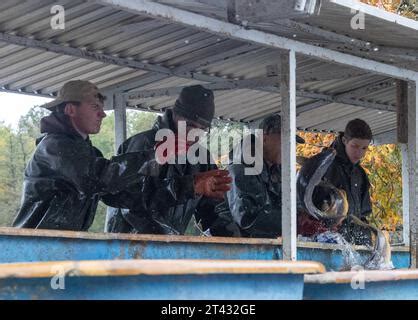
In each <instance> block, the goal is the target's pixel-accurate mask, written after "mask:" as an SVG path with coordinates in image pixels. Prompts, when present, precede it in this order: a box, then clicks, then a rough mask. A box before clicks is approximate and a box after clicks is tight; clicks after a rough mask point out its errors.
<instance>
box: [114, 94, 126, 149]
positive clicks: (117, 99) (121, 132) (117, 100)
mask: <svg viewBox="0 0 418 320" xmlns="http://www.w3.org/2000/svg"><path fill="white" fill-rule="evenodd" d="M113 108H114V110H115V153H117V151H118V148H119V146H120V145H121V144H122V143H123V142H124V141H125V140H126V135H127V132H126V131H127V130H126V100H125V98H124V97H123V95H122V94H120V93H117V94H114V95H113Z"/></svg>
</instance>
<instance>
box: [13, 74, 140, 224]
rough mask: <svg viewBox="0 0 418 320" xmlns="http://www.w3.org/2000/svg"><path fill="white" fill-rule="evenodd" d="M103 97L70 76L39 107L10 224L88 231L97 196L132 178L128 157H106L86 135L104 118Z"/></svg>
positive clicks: (132, 167)
mask: <svg viewBox="0 0 418 320" xmlns="http://www.w3.org/2000/svg"><path fill="white" fill-rule="evenodd" d="M103 100H104V96H103V95H102V94H101V93H100V92H99V90H98V88H97V87H96V86H95V85H94V84H92V83H90V82H88V81H81V80H76V81H70V82H67V83H66V84H65V85H64V86H63V87H62V89H61V90H60V92H59V96H58V98H57V99H55V100H54V101H52V102H50V103H48V104H46V105H45V107H46V108H48V109H50V110H51V111H52V113H51V114H50V115H49V116H47V117H44V118H42V119H41V133H42V134H43V135H42V136H41V137H40V138H39V139H38V140H37V142H36V143H37V147H36V150H35V153H34V155H33V157H32V158H31V160H30V161H29V163H28V165H27V168H26V170H25V180H24V186H23V187H24V190H23V196H22V204H21V208H20V210H19V212H18V214H17V216H16V218H15V220H14V222H13V226H14V227H20V228H35V229H37V228H40V229H59V230H75V231H85V230H88V228H89V227H90V225H91V224H92V222H93V218H94V215H95V212H96V208H97V204H98V201H99V199H100V197H101V196H102V195H104V194H109V193H110V194H111V193H117V192H119V191H120V190H121V189H123V188H124V187H126V186H129V185H130V184H132V183H135V182H136V181H137V179H138V174H137V171H138V170H139V167H138V165H136V164H135V163H134V162H133V161H131V160H130V158H132V157H131V156H126V157H124V158H122V157H119V158H115V159H113V160H107V159H105V158H103V155H102V153H101V152H100V151H99V150H98V149H96V148H95V147H94V146H93V145H92V144H91V141H90V139H89V134H95V133H98V132H99V130H100V126H101V122H102V119H103V118H104V117H105V116H106V114H105V113H104V111H103ZM127 164H129V165H127Z"/></svg>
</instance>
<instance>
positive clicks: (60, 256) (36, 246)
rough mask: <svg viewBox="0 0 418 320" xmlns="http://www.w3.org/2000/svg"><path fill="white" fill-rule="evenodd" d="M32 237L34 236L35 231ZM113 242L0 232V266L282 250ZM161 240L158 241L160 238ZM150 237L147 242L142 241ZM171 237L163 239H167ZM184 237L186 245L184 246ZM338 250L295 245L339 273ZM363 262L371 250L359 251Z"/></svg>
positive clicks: (396, 257) (269, 244) (264, 243)
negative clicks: (41, 262)
mask: <svg viewBox="0 0 418 320" xmlns="http://www.w3.org/2000/svg"><path fill="white" fill-rule="evenodd" d="M34 234H35V233H34ZM136 238H137V239H136V240H134V239H133V238H130V237H127V238H126V239H123V238H121V239H118V238H115V239H112V238H111V237H104V236H103V235H98V236H97V237H96V238H95V237H94V236H91V235H89V236H88V237H86V238H83V237H78V238H70V237H59V236H57V232H55V233H54V234H53V236H50V237H48V236H42V237H39V236H34V235H33V236H30V235H17V234H16V235H5V234H3V235H1V234H0V246H1V248H2V250H0V263H10V262H31V261H54V260H59V261H63V260H112V259H241V260H242V259H243V260H277V259H282V257H283V252H282V249H281V245H280V244H279V243H280V242H279V241H277V240H260V241H258V242H257V241H254V240H253V241H246V240H245V239H243V240H242V242H241V243H240V242H239V241H236V240H234V241H231V242H229V243H228V241H224V242H222V241H221V242H214V241H213V240H214V239H206V238H199V237H184V238H181V237H177V238H179V239H177V238H176V239H175V240H173V239H172V240H171V241H163V240H162V239H164V237H155V238H152V237H150V238H149V239H148V238H147V237H142V238H144V240H140V239H141V237H138V236H137V237H136ZM160 238H161V239H160ZM145 239H148V240H145ZM167 239H169V238H166V240H167ZM187 239H189V240H190V241H189V242H188V241H187ZM336 248H338V246H332V245H325V246H318V245H314V244H312V245H308V244H303V245H299V247H298V253H297V258H298V260H310V261H319V262H321V263H322V264H324V265H325V267H326V269H327V270H339V269H340V268H341V267H342V266H343V262H344V261H343V257H342V255H341V251H340V250H336ZM360 254H361V255H362V256H363V257H364V258H366V257H367V255H368V254H370V251H365V250H363V251H360ZM392 259H393V263H394V265H395V267H396V268H408V267H409V264H410V259H409V253H408V252H407V251H394V252H393V253H392Z"/></svg>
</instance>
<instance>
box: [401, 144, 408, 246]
mask: <svg viewBox="0 0 418 320" xmlns="http://www.w3.org/2000/svg"><path fill="white" fill-rule="evenodd" d="M400 148H401V153H402V223H403V224H402V225H403V232H402V233H403V235H402V239H403V243H404V244H405V246H409V244H410V242H409V210H410V209H409V160H408V145H407V144H405V143H402V144H400Z"/></svg>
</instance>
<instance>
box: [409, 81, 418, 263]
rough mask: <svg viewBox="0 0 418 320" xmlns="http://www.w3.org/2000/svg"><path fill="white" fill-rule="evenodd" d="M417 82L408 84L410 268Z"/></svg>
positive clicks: (417, 231) (417, 215) (415, 237)
mask: <svg viewBox="0 0 418 320" xmlns="http://www.w3.org/2000/svg"><path fill="white" fill-rule="evenodd" d="M417 88H418V87H417V83H416V82H409V85H408V185H409V199H408V200H409V208H408V209H409V210H408V213H409V232H410V254H411V268H416V267H417V248H418V212H417V175H416V166H417V139H418V135H417V114H418V112H417V110H418V99H417V95H418V91H417Z"/></svg>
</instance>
